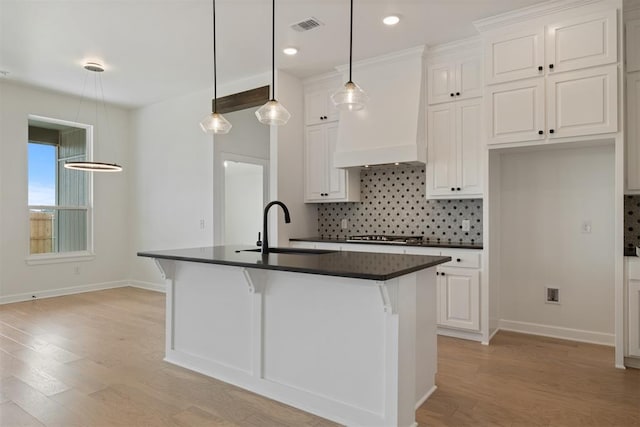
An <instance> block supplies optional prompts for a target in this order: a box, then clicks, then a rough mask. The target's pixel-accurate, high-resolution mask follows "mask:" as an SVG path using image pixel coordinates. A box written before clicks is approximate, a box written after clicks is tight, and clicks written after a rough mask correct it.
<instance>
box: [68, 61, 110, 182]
mask: <svg viewBox="0 0 640 427" xmlns="http://www.w3.org/2000/svg"><path fill="white" fill-rule="evenodd" d="M84 69H85V70H87V72H93V73H95V74H94V88H95V91H96V96H95V100H96V119H95V125H94V127H95V128H96V132H95V134H94V142H95V140H96V139H97V138H96V136H97V128H98V81H99V85H100V92H101V93H102V105H103V108H104V113H105V118H106V127H107V128H109V117H108V115H107V103H106V102H105V100H104V89H103V87H102V78H101V77H100V73H102V72H103V71H104V67H103V66H102V65H101V64H98V63H97V62H87V63H86V64H85V65H84ZM86 82H87V80H86V78H85V85H86ZM83 100H84V88H83V89H82V96H81V98H80V105H79V106H78V114H80V107H82V101H83ZM76 121H78V118H77V117H76ZM64 167H65V168H66V169H75V170H80V171H86V172H120V171H122V166H120V165H118V164H116V163H104V162H93V161H77V162H71V161H67V162H65V163H64Z"/></svg>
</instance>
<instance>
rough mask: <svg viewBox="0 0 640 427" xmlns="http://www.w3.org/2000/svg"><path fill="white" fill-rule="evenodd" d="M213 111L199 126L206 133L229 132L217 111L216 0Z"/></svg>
mask: <svg viewBox="0 0 640 427" xmlns="http://www.w3.org/2000/svg"><path fill="white" fill-rule="evenodd" d="M212 16H213V111H212V112H211V114H207V115H206V116H205V117H204V118H203V119H202V120H201V121H200V128H201V129H202V131H203V132H206V133H229V131H230V130H231V123H229V121H228V120H227V119H225V118H224V116H223V115H222V114H220V113H218V96H217V95H218V87H217V86H218V81H217V69H216V65H217V64H216V0H213V8H212Z"/></svg>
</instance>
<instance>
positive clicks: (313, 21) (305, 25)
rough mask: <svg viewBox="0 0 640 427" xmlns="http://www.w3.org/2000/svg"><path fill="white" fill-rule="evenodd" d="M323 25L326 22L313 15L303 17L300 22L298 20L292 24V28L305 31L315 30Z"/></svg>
mask: <svg viewBox="0 0 640 427" xmlns="http://www.w3.org/2000/svg"><path fill="white" fill-rule="evenodd" d="M321 25H324V24H323V23H322V22H320V21H319V20H318V19H317V18H314V17H313V16H312V17H310V18H307V19H303V20H302V21H300V22H296V23H295V24H291V28H292V29H294V30H296V31H298V32H300V33H301V32H303V31H309V30H313V29H314V28H316V27H319V26H321Z"/></svg>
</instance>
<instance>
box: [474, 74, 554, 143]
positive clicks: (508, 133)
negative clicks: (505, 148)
mask: <svg viewBox="0 0 640 427" xmlns="http://www.w3.org/2000/svg"><path fill="white" fill-rule="evenodd" d="M485 105H486V107H485V108H486V109H487V112H488V114H487V116H488V118H489V121H488V123H487V128H488V134H489V139H488V141H487V143H488V144H502V143H510V142H521V141H532V140H542V139H544V138H545V133H546V131H545V130H546V126H545V121H544V79H528V80H522V81H517V82H510V83H505V84H501V85H493V86H488V87H487V88H486V93H485Z"/></svg>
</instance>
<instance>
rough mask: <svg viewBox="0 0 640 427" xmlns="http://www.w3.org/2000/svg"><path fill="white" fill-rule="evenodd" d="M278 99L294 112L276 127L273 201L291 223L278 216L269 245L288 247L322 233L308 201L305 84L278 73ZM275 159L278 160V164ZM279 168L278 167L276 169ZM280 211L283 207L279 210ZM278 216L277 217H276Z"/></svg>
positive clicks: (314, 208) (272, 153)
mask: <svg viewBox="0 0 640 427" xmlns="http://www.w3.org/2000/svg"><path fill="white" fill-rule="evenodd" d="M276 91H277V93H276V96H277V99H278V100H279V101H280V102H282V104H283V105H284V106H285V107H286V108H287V110H289V112H290V113H291V119H290V120H289V122H288V123H287V124H286V126H279V127H277V128H274V132H275V135H276V138H277V143H275V144H274V143H273V141H274V139H273V138H274V135H272V144H271V166H272V171H271V176H272V177H273V176H274V174H275V176H276V177H277V181H276V182H277V188H273V183H272V191H271V199H272V200H276V199H277V200H280V201H281V202H283V203H284V204H285V205H287V207H288V208H289V212H290V213H291V223H290V224H285V222H284V215H282V213H278V215H277V216H278V226H277V239H276V234H274V233H270V234H269V245H271V246H276V245H279V246H288V245H289V239H290V238H292V237H304V236H315V235H316V234H317V233H318V209H317V206H316V205H314V204H305V203H304V202H303V200H304V180H303V179H302V177H303V174H304V97H303V87H302V82H301V81H300V80H299V79H297V78H295V77H293V76H290V75H289V74H286V73H283V72H278V83H277V87H276ZM274 159H275V161H274ZM274 165H275V166H274ZM278 209H279V208H278ZM273 217H275V215H273Z"/></svg>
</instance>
